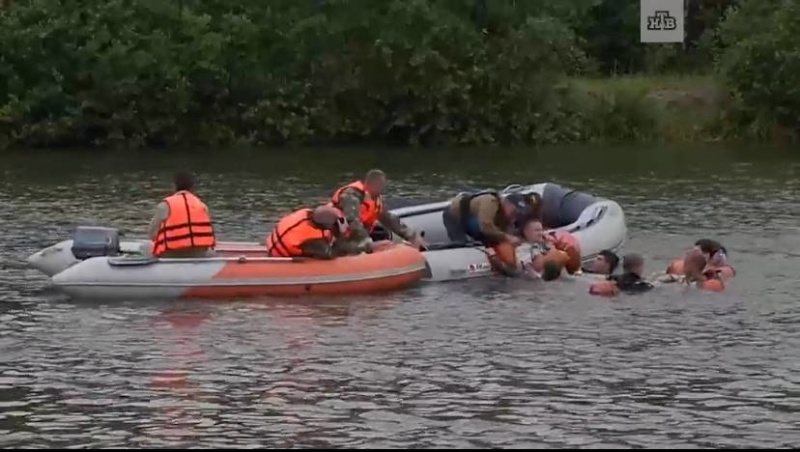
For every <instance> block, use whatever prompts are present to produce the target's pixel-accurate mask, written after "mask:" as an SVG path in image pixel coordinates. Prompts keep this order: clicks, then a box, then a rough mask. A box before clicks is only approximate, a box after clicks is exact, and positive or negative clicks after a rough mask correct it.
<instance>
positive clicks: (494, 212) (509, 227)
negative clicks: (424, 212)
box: [442, 190, 538, 268]
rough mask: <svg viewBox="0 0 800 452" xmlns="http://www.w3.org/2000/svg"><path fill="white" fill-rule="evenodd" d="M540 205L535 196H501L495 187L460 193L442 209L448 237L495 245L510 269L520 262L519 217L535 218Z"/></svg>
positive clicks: (497, 252)
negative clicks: (517, 249)
mask: <svg viewBox="0 0 800 452" xmlns="http://www.w3.org/2000/svg"><path fill="white" fill-rule="evenodd" d="M537 205H538V203H537V201H536V198H535V197H534V196H532V195H524V194H522V193H510V194H505V195H501V194H500V193H498V192H496V191H492V190H486V191H480V192H477V193H461V194H459V195H457V196H455V197H454V198H452V199H451V200H450V205H449V206H448V207H446V208H445V209H444V211H443V212H442V221H443V223H444V227H445V229H446V230H447V236H448V238H449V239H450V240H451V241H452V242H456V243H464V244H467V243H468V242H470V241H478V242H481V243H482V244H483V245H484V246H485V247H487V248H492V249H494V251H495V255H496V256H497V257H498V259H499V260H500V261H501V262H502V263H503V265H504V266H505V267H507V268H513V267H516V265H517V258H516V248H517V246H519V244H520V243H522V239H521V238H520V237H519V236H518V235H517V234H519V233H520V225H521V223H522V222H521V221H520V219H524V218H531V217H533V215H532V213H531V212H532V211H535V210H536V206H537Z"/></svg>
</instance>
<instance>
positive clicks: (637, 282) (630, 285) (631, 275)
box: [608, 254, 654, 293]
mask: <svg viewBox="0 0 800 452" xmlns="http://www.w3.org/2000/svg"><path fill="white" fill-rule="evenodd" d="M642 274H644V259H643V258H642V256H640V255H638V254H627V255H625V257H623V258H622V274H620V275H611V276H609V277H608V280H609V281H613V282H614V283H616V285H617V287H618V288H619V290H620V291H621V292H625V293H642V292H647V291H649V290H651V289H652V288H653V287H654V286H653V284H651V283H649V282H647V281H646V280H645V279H644V277H643V276H642Z"/></svg>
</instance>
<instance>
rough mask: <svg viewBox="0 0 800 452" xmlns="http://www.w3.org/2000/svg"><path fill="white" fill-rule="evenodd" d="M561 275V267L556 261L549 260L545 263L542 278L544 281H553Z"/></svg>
mask: <svg viewBox="0 0 800 452" xmlns="http://www.w3.org/2000/svg"><path fill="white" fill-rule="evenodd" d="M559 276H561V269H560V268H558V265H557V264H556V263H555V262H553V261H547V262H545V263H544V268H543V269H542V279H543V280H544V281H552V280H554V279H557V278H558V277H559Z"/></svg>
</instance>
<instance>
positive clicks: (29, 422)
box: [0, 149, 800, 447]
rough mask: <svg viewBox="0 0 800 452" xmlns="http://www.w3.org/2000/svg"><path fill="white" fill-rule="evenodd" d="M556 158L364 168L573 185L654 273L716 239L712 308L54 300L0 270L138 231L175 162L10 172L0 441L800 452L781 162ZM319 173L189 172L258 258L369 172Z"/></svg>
mask: <svg viewBox="0 0 800 452" xmlns="http://www.w3.org/2000/svg"><path fill="white" fill-rule="evenodd" d="M570 152H573V151H570V150H565V151H563V152H560V153H558V154H556V153H550V154H548V153H546V152H544V151H538V152H531V153H528V154H525V153H522V154H520V153H517V154H509V156H508V159H509V161H508V162H506V163H505V164H501V163H496V162H494V163H487V160H486V157H485V154H486V153H483V155H482V154H481V153H480V152H477V151H476V153H475V155H473V156H472V157H474V160H472V161H467V160H468V159H465V161H464V164H463V165H461V166H459V167H458V168H450V169H448V168H447V165H446V163H447V162H448V159H444V158H439V157H437V156H436V155H429V156H426V157H427V160H424V162H426V165H425V166H423V165H421V164H420V162H419V161H418V162H417V164H416V165H412V163H411V162H412V161H414V158H415V157H413V155H411V154H408V153H405V151H398V152H397V153H396V154H393V155H391V156H390V157H389V158H388V162H386V163H385V164H384V165H381V166H383V167H385V168H386V169H387V170H389V171H390V176H391V177H392V178H393V181H392V182H393V186H392V189H393V191H395V193H398V194H401V195H403V196H411V197H415V198H418V199H442V198H444V197H446V196H449V195H451V194H452V193H453V192H454V191H458V190H461V189H463V188H465V187H468V186H491V185H496V186H497V185H503V184H505V183H509V182H517V181H538V180H558V181H561V182H563V183H566V184H569V185H572V186H576V187H580V188H584V189H591V190H592V191H595V192H598V193H600V194H603V195H606V196H609V197H612V198H614V199H616V200H618V201H619V202H620V203H621V204H622V205H623V206H624V208H625V209H626V214H627V215H628V218H629V226H630V229H631V240H630V242H629V244H628V246H627V249H629V250H636V251H637V252H641V253H642V254H644V255H645V256H646V257H647V258H648V259H649V260H650V262H651V264H650V267H651V268H649V270H656V269H657V268H660V267H661V266H663V265H665V264H666V262H667V261H668V260H669V259H670V258H672V257H674V256H675V254H676V253H677V252H679V250H681V249H683V248H685V247H686V246H688V245H689V244H690V243H691V242H693V241H694V239H696V238H697V237H700V236H707V235H714V236H718V237H721V239H722V240H723V241H724V243H725V244H726V246H727V247H728V248H729V250H730V254H731V257H732V258H733V259H734V262H735V263H736V265H737V267H738V269H739V272H740V277H738V278H737V279H736V281H734V283H733V284H732V286H731V290H730V292H729V293H727V294H724V295H722V296H720V295H716V294H697V293H692V292H689V291H686V290H683V289H679V288H665V290H662V291H660V292H655V293H650V294H647V295H645V296H639V297H630V298H622V299H619V300H617V301H613V302H609V301H607V300H599V299H595V298H591V297H589V296H588V295H586V288H587V283H586V282H581V281H562V282H558V283H554V284H547V285H545V284H542V283H537V282H530V281H508V280H503V279H499V278H498V279H493V280H486V281H471V282H465V283H456V284H441V285H430V286H424V287H418V288H413V289H410V290H407V291H403V292H398V293H393V294H389V295H385V296H380V297H378V296H374V297H351V298H338V299H330V300H319V299H308V300H271V301H263V302H250V301H248V302H241V303H171V304H170V303H166V304H165V303H161V302H129V303H121V304H102V303H99V304H98V303H83V302H75V301H68V300H65V299H64V298H63V297H60V296H59V295H58V294H55V293H53V292H52V291H50V290H48V289H46V279H45V278H43V277H42V276H41V275H39V274H37V273H36V272H33V271H31V270H28V269H26V268H25V267H24V265H22V263H21V261H20V260H19V259H20V258H22V257H24V256H25V255H27V254H29V253H30V252H32V251H33V250H36V249H38V248H41V247H43V246H46V245H48V244H50V243H52V242H54V241H56V240H60V239H61V238H63V237H64V235H65V234H67V233H68V231H69V229H70V228H71V227H72V226H73V225H75V224H81V223H92V224H115V225H120V226H122V227H124V228H126V230H127V231H129V232H130V233H132V234H136V233H142V232H143V231H144V228H145V224H146V221H147V218H148V216H149V215H150V211H151V209H152V206H153V200H154V199H158V197H159V196H162V195H163V194H164V193H165V192H166V191H167V190H168V188H169V187H168V184H165V183H164V178H165V177H168V174H169V172H171V171H172V168H174V165H176V164H186V162H189V161H190V160H189V157H187V156H174V157H170V158H169V159H168V160H166V161H163V162H161V163H160V164H159V166H158V167H155V169H153V167H149V168H148V167H145V166H142V165H141V163H138V166H137V165H134V164H133V163H132V162H124V161H123V162H122V163H119V162H120V160H119V158H116V159H112V158H110V157H100V158H96V157H92V158H91V159H89V158H88V157H85V156H81V157H80V158H74V159H71V160H69V161H64V160H57V161H53V160H52V159H46V158H43V157H35V156H34V157H28V159H27V160H26V159H23V158H22V157H5V159H6V160H5V161H4V162H3V168H4V170H3V171H4V178H3V179H2V181H0V225H2V226H3V230H4V233H5V237H4V240H3V241H2V242H0V256H2V259H3V261H2V266H1V267H0V276H2V280H0V297H1V298H2V300H3V301H4V303H2V304H0V322H2V325H3V327H2V328H0V357H2V360H1V361H0V445H2V446H4V447H12V446H24V447H57V446H70V447H114V446H117V447H124V446H128V447H180V446H190V447H191V446H202V447H213V446H218V447H225V446H236V447H323V446H332V447H412V446H419V447H477V446H488V447H565V446H574V447H601V446H608V447H614V446H617V447H726V446H727V447H745V446H748V447H789V446H794V445H797V444H799V443H800V429H798V427H797V425H800V417H798V415H797V413H798V412H800V376H799V375H800V351H798V350H800V338H799V337H798V333H797V331H798V330H797V328H796V327H795V325H796V323H797V322H798V319H800V307H799V306H798V305H797V302H796V296H795V295H794V294H795V293H797V292H798V290H799V289H800V283H798V282H797V281H798V279H797V278H796V275H797V271H798V270H800V266H799V265H798V251H796V250H798V249H800V246H798V245H800V243H798V242H799V241H800V239H798V234H797V232H798V228H797V226H796V220H795V218H798V214H800V207H797V204H796V202H795V201H794V196H793V195H794V193H796V192H797V189H798V187H800V182H798V179H797V178H796V177H795V174H794V173H795V168H796V166H795V165H794V164H793V163H792V162H791V160H790V159H789V158H788V157H785V156H784V155H783V154H781V153H764V154H763V155H762V156H761V157H759V159H758V160H754V159H755V157H752V156H753V155H755V154H754V153H744V152H739V151H734V152H724V153H722V152H721V151H719V150H713V149H712V150H710V151H709V150H702V151H701V150H677V151H674V152H675V153H674V154H673V158H671V159H670V157H669V155H667V154H665V153H664V154H662V153H654V152H653V153H650V155H649V156H648V153H649V152H650V151H648V150H637V151H634V152H628V153H627V154H625V153H624V152H623V151H619V152H622V154H620V155H616V154H614V153H613V152H609V153H605V154H603V153H601V152H600V151H597V152H595V151H594V150H583V151H582V152H583V154H581V155H585V158H584V161H582V164H581V165H578V166H575V164H574V162H576V161H581V160H578V159H576V158H575V156H574V155H570ZM574 152H578V151H574ZM561 154H564V155H561ZM319 155H320V157H319V159H320V160H319V162H317V163H318V164H319V165H323V164H326V165H330V168H333V170H332V171H334V173H332V174H327V173H325V174H323V173H321V172H320V173H315V174H313V175H310V176H309V175H306V176H305V177H304V176H303V172H304V171H306V169H304V168H303V167H302V163H303V162H304V161H306V160H304V159H300V160H298V159H296V158H295V159H294V160H292V159H291V158H289V157H287V156H283V155H281V156H279V157H276V158H275V160H274V161H269V159H266V158H265V157H264V156H250V157H249V158H244V157H240V158H230V159H226V160H225V161H224V162H219V161H213V160H201V161H200V163H198V164H197V165H196V166H195V167H196V168H197V169H198V171H199V172H200V175H201V181H202V183H201V186H202V188H201V195H202V196H203V198H204V199H205V200H206V201H207V202H208V204H209V205H210V206H211V208H212V213H213V215H214V217H215V220H217V221H218V222H219V223H220V226H219V229H220V231H221V232H222V234H223V235H224V236H225V237H226V238H237V239H247V240H262V239H263V235H264V234H265V233H266V231H267V230H268V228H269V224H268V223H269V222H271V221H274V220H275V219H276V217H277V216H278V215H280V213H281V212H283V211H286V210H289V209H292V208H294V207H296V206H298V205H300V204H302V203H307V202H316V201H319V200H322V199H324V198H325V196H327V195H328V194H329V193H330V191H331V190H332V188H334V187H335V185H336V184H337V183H338V182H342V181H344V180H342V179H343V177H342V176H341V174H343V173H344V172H346V171H352V172H353V174H355V173H358V172H361V171H363V170H364V169H366V168H367V167H368V166H371V165H376V161H375V160H374V159H373V160H370V159H369V158H366V157H365V159H364V160H365V161H364V162H363V163H364V165H363V166H364V167H363V168H362V167H359V168H354V169H353V168H349V169H348V168H340V167H337V166H336V165H338V164H340V162H339V160H338V159H335V158H330V157H326V156H325V155H322V154H319ZM698 156H701V157H703V158H698ZM648 157H649V158H650V160H651V162H650V164H647V163H646V160H647V158H648ZM557 158H562V159H565V160H562V162H569V163H570V165H566V164H562V165H561V166H559V160H557ZM140 160H143V159H140ZM450 160H452V159H450ZM25 162H27V163H25ZM603 162H605V164H603ZM609 162H613V163H614V164H613V165H609ZM709 162H713V164H712V163H709ZM493 165H494V166H493ZM504 165H505V166H504ZM604 165H605V166H604ZM592 168H595V169H597V168H600V170H599V172H598V171H595V172H592V171H591V169H592ZM57 170H60V171H57ZM425 170H428V174H426V173H425ZM215 171H219V173H215ZM211 187H213V189H212V188H211Z"/></svg>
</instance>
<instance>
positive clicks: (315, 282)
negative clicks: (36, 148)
mask: <svg viewBox="0 0 800 452" xmlns="http://www.w3.org/2000/svg"><path fill="white" fill-rule="evenodd" d="M95 232H96V231H95ZM232 248H234V249H229V250H227V251H225V252H218V254H219V256H215V257H202V258H172V259H170V258H159V259H154V258H149V257H136V256H114V257H110V256H97V257H89V258H87V259H85V260H83V261H82V262H80V263H79V264H76V265H72V266H70V267H69V268H67V269H66V270H64V271H62V272H60V273H58V274H56V275H55V276H53V284H54V285H55V286H56V287H58V288H59V289H60V290H61V291H63V292H65V293H66V294H68V295H70V296H73V297H76V298H102V299H104V300H110V299H127V300H130V299H142V298H148V299H149V298H154V299H179V298H191V299H202V298H206V299H232V298H246V297H263V296H297V295H305V294H316V295H351V294H364V293H374V292H381V291H387V290H394V289H400V288H403V287H407V286H409V285H412V284H414V283H416V282H418V281H419V280H420V279H421V278H422V276H423V274H424V273H425V258H424V257H423V256H422V254H421V253H420V252H419V250H417V249H416V248H413V247H410V246H407V245H404V244H391V246H388V247H386V248H384V249H381V250H380V251H375V252H374V253H372V254H361V255H358V256H347V257H341V258H338V259H333V260H315V259H304V258H273V257H265V256H266V250H265V249H264V247H263V246H259V245H255V246H252V247H248V246H246V245H241V246H239V247H238V248H239V249H238V250H237V249H235V248H236V247H232Z"/></svg>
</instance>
